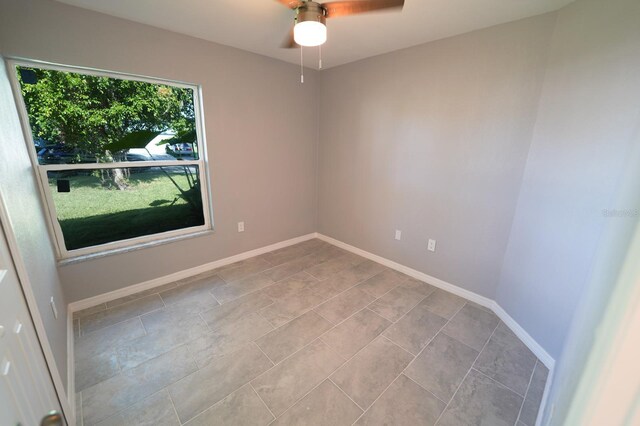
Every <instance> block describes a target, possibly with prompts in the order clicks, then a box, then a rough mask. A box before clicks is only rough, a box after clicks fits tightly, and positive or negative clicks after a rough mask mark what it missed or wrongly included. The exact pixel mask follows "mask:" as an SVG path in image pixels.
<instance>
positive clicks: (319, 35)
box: [293, 21, 327, 46]
mask: <svg viewBox="0 0 640 426" xmlns="http://www.w3.org/2000/svg"><path fill="white" fill-rule="evenodd" d="M293 39H294V40H295V41H296V43H298V44H299V45H300V46H320V45H321V44H324V42H326V41H327V27H326V26H325V25H324V24H323V23H322V22H318V21H303V22H298V23H297V24H296V26H295V27H293Z"/></svg>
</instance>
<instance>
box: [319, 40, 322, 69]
mask: <svg viewBox="0 0 640 426" xmlns="http://www.w3.org/2000/svg"><path fill="white" fill-rule="evenodd" d="M318 68H319V69H322V45H320V46H318Z"/></svg>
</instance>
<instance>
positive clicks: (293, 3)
mask: <svg viewBox="0 0 640 426" xmlns="http://www.w3.org/2000/svg"><path fill="white" fill-rule="evenodd" d="M276 1H277V2H278V3H280V4H282V5H284V6H286V7H288V8H289V9H295V8H297V7H300V6H302V1H301V0H276Z"/></svg>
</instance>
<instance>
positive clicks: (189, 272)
mask: <svg viewBox="0 0 640 426" xmlns="http://www.w3.org/2000/svg"><path fill="white" fill-rule="evenodd" d="M316 236H317V234H316V233H315V232H313V233H311V234H307V235H302V236H300V237H296V238H292V239H290V240H285V241H281V242H279V243H275V244H271V245H268V246H264V247H260V248H257V249H254V250H249V251H245V252H244V253H239V254H236V255H234V256H230V257H226V258H224V259H219V260H215V261H213V262H209V263H205V264H204V265H200V266H196V267H193V268H189V269H185V270H182V271H178V272H175V273H173V274H169V275H165V276H162V277H158V278H154V279H152V280H149V281H144V282H142V283H138V284H134V285H130V286H128V287H124V288H120V289H118V290H114V291H110V292H108V293H104V294H99V295H97V296H93V297H89V298H87V299H82V300H78V301H76V302H71V303H69V307H68V309H69V312H70V313H73V312H77V311H80V310H82V309H86V308H91V307H93V306H97V305H100V304H101V303H106V302H111V301H112V300H116V299H119V298H121V297H125V296H129V295H132V294H135V293H139V292H141V291H144V290H148V289H150V288H154V287H158V286H161V285H164V284H169V283H171V282H174V281H178V280H182V279H185V278H189V277H192V276H194V275H198V274H201V273H203V272H207V271H210V270H212V269H215V268H219V267H221V266H225V265H229V264H231V263H234V262H238V261H240V260H245V259H248V258H250V257H254V256H258V255H261V254H264V253H267V252H270V251H273V250H277V249H280V248H283V247H287V246H291V245H293V244H298V243H301V242H303V241H307V240H310V239H313V238H316Z"/></svg>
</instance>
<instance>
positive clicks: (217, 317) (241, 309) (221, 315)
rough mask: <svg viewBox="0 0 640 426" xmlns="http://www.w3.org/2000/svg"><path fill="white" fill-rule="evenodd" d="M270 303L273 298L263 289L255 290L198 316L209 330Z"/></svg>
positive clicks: (222, 325)
mask: <svg viewBox="0 0 640 426" xmlns="http://www.w3.org/2000/svg"><path fill="white" fill-rule="evenodd" d="M272 303H273V300H271V298H270V297H268V296H267V295H266V294H265V293H264V291H257V292H255V293H251V294H248V295H246V296H242V297H240V298H238V299H235V300H233V301H231V302H228V303H225V304H222V305H220V306H214V307H213V308H211V309H210V310H207V311H204V312H202V313H200V316H201V317H202V319H204V320H205V321H206V323H207V324H208V325H209V327H210V328H211V330H216V329H218V328H220V327H224V326H225V325H226V324H230V323H233V322H234V321H237V320H238V319H239V318H241V317H243V316H244V315H247V314H250V313H252V312H256V311H258V310H260V309H262V308H264V307H265V306H269V305H271V304H272Z"/></svg>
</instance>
